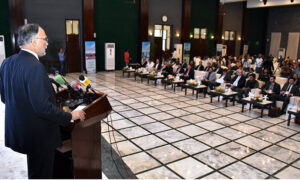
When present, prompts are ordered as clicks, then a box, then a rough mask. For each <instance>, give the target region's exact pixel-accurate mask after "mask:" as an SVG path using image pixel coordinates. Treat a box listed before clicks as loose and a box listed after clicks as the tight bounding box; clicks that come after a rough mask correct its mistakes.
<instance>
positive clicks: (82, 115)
mask: <svg viewBox="0 0 300 180" xmlns="http://www.w3.org/2000/svg"><path fill="white" fill-rule="evenodd" d="M71 114H72V120H77V119H80V121H84V120H85V112H84V111H83V110H76V111H72V112H71Z"/></svg>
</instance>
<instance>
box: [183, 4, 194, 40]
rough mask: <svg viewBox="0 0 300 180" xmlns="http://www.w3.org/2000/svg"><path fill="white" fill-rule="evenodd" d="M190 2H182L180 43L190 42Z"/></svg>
mask: <svg viewBox="0 0 300 180" xmlns="http://www.w3.org/2000/svg"><path fill="white" fill-rule="evenodd" d="M191 7H192V0H182V19H181V21H182V23H181V26H182V28H181V43H184V42H190V25H191Z"/></svg>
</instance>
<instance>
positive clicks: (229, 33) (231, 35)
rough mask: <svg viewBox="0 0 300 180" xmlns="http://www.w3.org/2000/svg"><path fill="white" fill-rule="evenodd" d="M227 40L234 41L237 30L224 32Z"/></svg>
mask: <svg viewBox="0 0 300 180" xmlns="http://www.w3.org/2000/svg"><path fill="white" fill-rule="evenodd" d="M224 40H225V41H228V40H229V41H234V40H235V31H225V32H224Z"/></svg>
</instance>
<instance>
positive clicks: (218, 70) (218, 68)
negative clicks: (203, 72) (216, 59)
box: [215, 63, 223, 74]
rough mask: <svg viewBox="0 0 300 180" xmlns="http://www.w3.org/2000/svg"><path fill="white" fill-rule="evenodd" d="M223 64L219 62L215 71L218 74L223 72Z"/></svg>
mask: <svg viewBox="0 0 300 180" xmlns="http://www.w3.org/2000/svg"><path fill="white" fill-rule="evenodd" d="M221 66H222V65H221V64H220V63H219V64H218V67H217V68H216V69H215V73H217V74H223V69H222V67H221Z"/></svg>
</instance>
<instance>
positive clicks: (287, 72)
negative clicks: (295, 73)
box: [280, 63, 292, 78]
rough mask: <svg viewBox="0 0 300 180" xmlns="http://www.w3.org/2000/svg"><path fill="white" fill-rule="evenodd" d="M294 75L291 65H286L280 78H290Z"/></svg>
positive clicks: (282, 68)
mask: <svg viewBox="0 0 300 180" xmlns="http://www.w3.org/2000/svg"><path fill="white" fill-rule="evenodd" d="M291 73H292V68H291V67H290V65H289V63H285V66H283V67H281V72H280V76H281V77H285V78H289V77H290V76H291Z"/></svg>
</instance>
